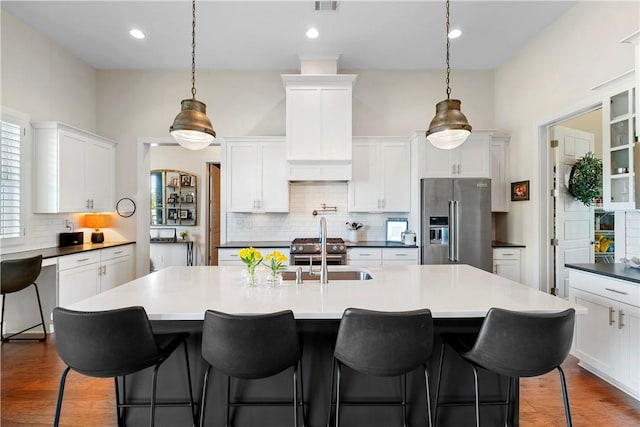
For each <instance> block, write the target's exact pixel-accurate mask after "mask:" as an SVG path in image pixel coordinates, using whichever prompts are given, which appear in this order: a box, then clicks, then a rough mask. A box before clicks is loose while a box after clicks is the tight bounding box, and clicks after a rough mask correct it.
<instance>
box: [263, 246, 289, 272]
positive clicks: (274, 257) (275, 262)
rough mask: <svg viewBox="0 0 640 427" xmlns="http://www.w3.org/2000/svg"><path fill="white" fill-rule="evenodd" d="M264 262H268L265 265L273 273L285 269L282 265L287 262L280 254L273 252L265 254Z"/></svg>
mask: <svg viewBox="0 0 640 427" xmlns="http://www.w3.org/2000/svg"><path fill="white" fill-rule="evenodd" d="M264 260H265V261H267V262H268V264H265V265H266V266H267V267H269V268H270V269H271V271H273V272H277V271H278V270H282V269H284V268H286V267H285V265H284V263H285V262H286V261H287V257H286V256H285V255H284V254H283V253H281V252H278V251H273V252H271V253H270V254H267V256H265V257H264Z"/></svg>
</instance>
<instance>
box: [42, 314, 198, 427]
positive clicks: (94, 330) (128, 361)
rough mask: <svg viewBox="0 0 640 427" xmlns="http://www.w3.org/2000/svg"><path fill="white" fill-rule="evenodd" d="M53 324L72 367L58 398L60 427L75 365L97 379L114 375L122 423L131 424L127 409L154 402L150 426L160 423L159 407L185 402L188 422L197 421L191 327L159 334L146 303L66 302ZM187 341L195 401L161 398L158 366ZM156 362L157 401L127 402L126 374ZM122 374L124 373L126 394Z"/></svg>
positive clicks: (64, 358) (60, 352)
mask: <svg viewBox="0 0 640 427" xmlns="http://www.w3.org/2000/svg"><path fill="white" fill-rule="evenodd" d="M53 324H54V327H55V336H56V351H57V352H58V355H59V356H60V358H61V359H62V361H63V362H64V363H66V365H67V367H66V369H65V370H64V372H63V373H62V376H61V378H60V388H59V391H58V403H57V405H56V414H55V418H54V423H53V425H54V427H57V426H58V423H59V422H60V411H61V409H62V396H63V393H64V385H65V381H66V378H67V374H68V373H69V370H71V369H73V370H74V371H76V372H79V373H81V374H83V375H87V376H89V377H97V378H114V380H115V393H116V416H117V422H118V425H119V426H121V425H125V422H126V409H127V408H134V407H136V408H137V407H148V408H149V409H150V414H149V425H150V426H151V427H153V426H154V424H155V411H156V407H163V406H166V407H176V406H185V407H188V408H189V412H190V413H189V418H188V420H189V421H188V422H186V420H185V423H184V424H183V425H185V426H187V425H195V424H196V413H195V406H194V403H193V392H192V387H191V371H190V369H189V354H188V351H187V342H186V340H187V337H188V336H189V333H188V332H175V333H166V334H154V332H153V330H152V329H151V323H150V322H149V318H148V317H147V313H146V312H145V310H144V308H143V307H126V308H119V309H114V310H107V311H95V312H82V311H73V310H68V309H65V308H61V307H56V308H54V309H53ZM180 344H182V345H183V347H184V357H185V361H186V365H187V366H186V367H187V372H186V373H187V378H186V381H185V382H186V385H187V387H188V388H189V390H188V392H189V400H188V401H180V402H162V403H156V383H157V378H158V368H160V365H162V364H163V363H164V362H165V361H166V360H167V359H168V358H169V357H170V356H171V355H172V354H173V353H174V351H175V350H176V349H177V348H178V346H179V345H180ZM150 367H153V373H152V378H151V401H150V402H149V403H127V402H126V384H125V377H126V376H127V375H129V374H133V373H136V372H139V371H142V370H143V369H146V368H150ZM118 377H121V378H122V399H121V398H120V394H121V393H120V391H121V390H120V387H119V384H118Z"/></svg>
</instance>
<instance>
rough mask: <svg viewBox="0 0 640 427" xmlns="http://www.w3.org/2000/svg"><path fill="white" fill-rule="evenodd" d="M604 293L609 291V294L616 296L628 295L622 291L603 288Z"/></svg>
mask: <svg viewBox="0 0 640 427" xmlns="http://www.w3.org/2000/svg"><path fill="white" fill-rule="evenodd" d="M604 289H605V291H610V292H615V293H616V294H620V295H628V294H627V293H626V292H623V291H618V290H616V289H611V288H604Z"/></svg>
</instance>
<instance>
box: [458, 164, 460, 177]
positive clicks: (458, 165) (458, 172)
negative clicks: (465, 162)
mask: <svg viewBox="0 0 640 427" xmlns="http://www.w3.org/2000/svg"><path fill="white" fill-rule="evenodd" d="M458 175H460V164H459V163H458Z"/></svg>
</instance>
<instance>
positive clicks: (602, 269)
mask: <svg viewBox="0 0 640 427" xmlns="http://www.w3.org/2000/svg"><path fill="white" fill-rule="evenodd" d="M565 267H567V268H573V269H576V270H581V271H586V272H588V273H594V274H600V275H602V276H607V277H613V278H614V279H620V280H627V281H629V282H634V283H637V284H640V269H637V268H631V267H627V266H626V265H625V264H622V263H620V262H616V263H610V264H607V263H597V264H596V263H594V264H565Z"/></svg>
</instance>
